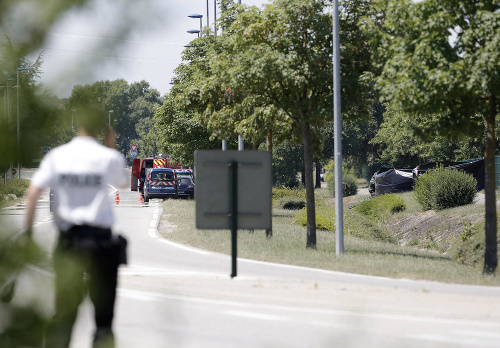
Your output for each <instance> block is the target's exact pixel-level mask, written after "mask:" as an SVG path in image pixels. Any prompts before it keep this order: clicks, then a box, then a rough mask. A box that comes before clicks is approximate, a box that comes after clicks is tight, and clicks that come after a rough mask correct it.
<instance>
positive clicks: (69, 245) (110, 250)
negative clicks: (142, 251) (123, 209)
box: [59, 226, 128, 265]
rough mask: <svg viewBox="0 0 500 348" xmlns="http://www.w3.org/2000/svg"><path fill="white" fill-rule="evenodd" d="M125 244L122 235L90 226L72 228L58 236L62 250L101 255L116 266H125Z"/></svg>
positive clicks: (125, 241)
mask: <svg viewBox="0 0 500 348" xmlns="http://www.w3.org/2000/svg"><path fill="white" fill-rule="evenodd" d="M127 244H128V243H127V239H126V238H125V237H123V236H122V235H120V234H112V233H111V230H110V229H101V228H97V227H92V226H73V227H72V228H70V229H69V230H68V231H61V233H60V235H59V245H60V246H61V247H62V248H64V249H71V250H74V251H76V252H82V253H86V254H87V253H89V254H92V253H99V254H103V255H106V256H107V257H109V260H110V261H114V262H115V263H116V264H117V265H124V264H127Z"/></svg>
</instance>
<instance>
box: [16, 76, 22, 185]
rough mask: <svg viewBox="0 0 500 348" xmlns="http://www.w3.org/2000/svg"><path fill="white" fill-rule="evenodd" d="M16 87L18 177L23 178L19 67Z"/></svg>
mask: <svg viewBox="0 0 500 348" xmlns="http://www.w3.org/2000/svg"><path fill="white" fill-rule="evenodd" d="M16 83H17V85H16V89H17V98H16V99H17V100H16V103H17V178H18V179H21V159H20V158H19V157H20V153H21V152H20V151H19V146H20V144H21V141H20V132H19V69H17V80H16Z"/></svg>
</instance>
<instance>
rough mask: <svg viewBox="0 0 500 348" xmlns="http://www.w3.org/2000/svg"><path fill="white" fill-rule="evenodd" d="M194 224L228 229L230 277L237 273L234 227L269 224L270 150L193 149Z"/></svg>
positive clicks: (260, 226) (246, 227)
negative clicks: (194, 183)
mask: <svg viewBox="0 0 500 348" xmlns="http://www.w3.org/2000/svg"><path fill="white" fill-rule="evenodd" d="M195 170H196V191H195V195H196V227H197V228H199V229H230V230H231V255H232V258H231V278H234V277H236V276H237V240H238V235H237V231H238V228H239V229H263V230H269V229H271V227H272V214H271V208H272V191H271V190H272V180H271V154H270V153H269V152H267V151H216V150H202V151H200V150H198V151H196V152H195Z"/></svg>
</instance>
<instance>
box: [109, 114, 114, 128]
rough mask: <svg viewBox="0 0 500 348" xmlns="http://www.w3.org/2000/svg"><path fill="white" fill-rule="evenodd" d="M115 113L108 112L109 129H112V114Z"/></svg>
mask: <svg viewBox="0 0 500 348" xmlns="http://www.w3.org/2000/svg"><path fill="white" fill-rule="evenodd" d="M112 112H115V110H109V111H108V127H109V128H111V113H112Z"/></svg>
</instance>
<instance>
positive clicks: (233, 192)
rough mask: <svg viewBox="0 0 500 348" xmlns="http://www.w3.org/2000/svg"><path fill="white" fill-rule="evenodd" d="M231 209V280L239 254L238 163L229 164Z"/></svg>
mask: <svg viewBox="0 0 500 348" xmlns="http://www.w3.org/2000/svg"><path fill="white" fill-rule="evenodd" d="M229 170H230V174H229V182H230V185H231V186H230V197H229V202H230V207H231V255H232V257H231V278H234V277H236V275H237V270H236V266H237V265H236V263H237V262H236V261H237V253H238V162H236V161H232V162H231V163H230V164H229Z"/></svg>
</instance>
